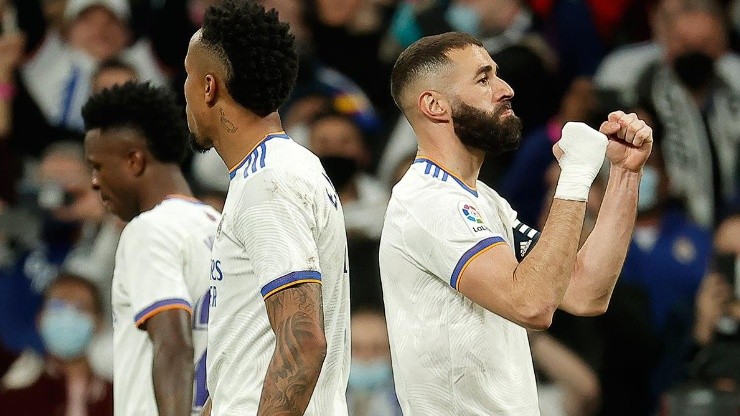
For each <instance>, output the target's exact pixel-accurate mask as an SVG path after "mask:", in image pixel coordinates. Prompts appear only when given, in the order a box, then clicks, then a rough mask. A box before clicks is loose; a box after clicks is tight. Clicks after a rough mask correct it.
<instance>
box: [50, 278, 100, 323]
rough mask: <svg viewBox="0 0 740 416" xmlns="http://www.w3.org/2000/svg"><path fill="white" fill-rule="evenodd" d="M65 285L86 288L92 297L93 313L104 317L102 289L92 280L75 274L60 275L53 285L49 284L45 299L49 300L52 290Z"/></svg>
mask: <svg viewBox="0 0 740 416" xmlns="http://www.w3.org/2000/svg"><path fill="white" fill-rule="evenodd" d="M65 283H72V284H77V285H80V286H84V287H85V288H86V289H87V290H88V291H89V292H90V295H91V296H92V300H93V312H95V314H96V315H98V316H102V315H103V297H102V296H101V295H100V288H98V286H97V285H96V284H95V283H94V282H93V281H92V280H90V279H87V278H85V277H82V276H79V275H76V274H73V273H69V272H62V273H60V274H59V276H57V277H56V278H55V279H54V280H52V281H51V283H49V286H47V287H46V289H45V290H44V298H45V299H48V297H49V292H51V289H53V288H55V287H57V286H59V285H62V284H65Z"/></svg>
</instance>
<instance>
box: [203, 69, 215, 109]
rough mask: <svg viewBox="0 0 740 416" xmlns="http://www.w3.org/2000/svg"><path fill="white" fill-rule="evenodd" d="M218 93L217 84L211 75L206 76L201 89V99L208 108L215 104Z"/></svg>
mask: <svg viewBox="0 0 740 416" xmlns="http://www.w3.org/2000/svg"><path fill="white" fill-rule="evenodd" d="M217 91H218V82H217V81H216V77H215V76H214V75H213V74H206V79H205V83H204V89H203V98H204V99H205V102H206V104H207V105H208V106H209V107H212V106H213V105H214V104H216V92H217Z"/></svg>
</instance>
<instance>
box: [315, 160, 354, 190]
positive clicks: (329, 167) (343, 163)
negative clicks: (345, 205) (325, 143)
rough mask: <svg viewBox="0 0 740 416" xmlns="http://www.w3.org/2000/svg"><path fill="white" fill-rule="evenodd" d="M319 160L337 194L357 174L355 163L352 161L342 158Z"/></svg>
mask: <svg viewBox="0 0 740 416" xmlns="http://www.w3.org/2000/svg"><path fill="white" fill-rule="evenodd" d="M320 159H321V164H322V165H323V166H324V170H325V171H326V174H327V175H328V176H329V179H331V183H332V184H333V185H334V189H336V190H337V192H339V191H341V190H342V189H344V187H345V186H346V185H347V184H348V183H349V182H350V181H351V180H352V177H353V176H355V173H357V162H356V161H355V160H354V159H350V158H347V157H343V156H323V157H321V158H320Z"/></svg>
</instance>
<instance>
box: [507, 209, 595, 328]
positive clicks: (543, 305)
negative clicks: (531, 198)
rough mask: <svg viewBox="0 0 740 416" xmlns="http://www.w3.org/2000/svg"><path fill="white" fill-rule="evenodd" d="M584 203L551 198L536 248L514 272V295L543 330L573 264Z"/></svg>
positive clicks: (558, 300) (562, 292)
mask: <svg viewBox="0 0 740 416" xmlns="http://www.w3.org/2000/svg"><path fill="white" fill-rule="evenodd" d="M585 213H586V203H585V202H579V201H569V200H563V199H555V200H554V201H553V203H552V207H551V208H550V214H549V215H548V217H547V222H546V223H545V227H544V229H543V230H542V236H541V237H540V239H539V241H538V242H537V245H536V246H535V248H534V249H533V250H532V252H531V253H529V255H527V257H526V258H525V259H524V260H522V262H521V263H520V264H519V266H518V267H517V268H516V270H515V271H514V281H515V286H516V287H517V289H518V290H517V292H519V295H520V297H521V299H522V300H523V301H526V302H527V304H526V305H525V306H524V307H525V308H531V312H530V313H529V315H532V316H542V317H543V318H544V319H545V321H546V322H545V324H544V325H543V326H544V327H546V326H548V325H549V321H550V320H551V319H552V314H553V313H554V312H555V309H557V307H558V305H559V304H560V302H561V301H562V299H563V296H564V294H565V290H566V288H567V286H568V282H569V281H570V277H571V273H572V271H573V267H574V264H575V258H576V251H577V250H578V241H579V237H580V233H581V228H582V227H583V219H584V216H585Z"/></svg>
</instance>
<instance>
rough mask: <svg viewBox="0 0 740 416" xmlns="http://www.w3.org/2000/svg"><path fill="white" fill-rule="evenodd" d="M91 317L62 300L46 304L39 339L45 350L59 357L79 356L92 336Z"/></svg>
mask: <svg viewBox="0 0 740 416" xmlns="http://www.w3.org/2000/svg"><path fill="white" fill-rule="evenodd" d="M94 326H95V325H94V322H93V319H92V318H91V317H90V316H89V315H87V314H84V313H82V312H80V311H78V310H77V309H75V307H74V306H71V305H69V304H66V303H63V302H55V303H53V304H50V305H47V306H46V309H45V311H44V314H43V317H42V318H41V328H40V332H41V339H42V340H43V341H44V346H45V347H46V349H47V351H49V353H50V354H51V355H53V356H55V357H58V358H61V359H65V360H68V359H71V358H77V357H81V356H82V355H84V354H85V351H86V349H87V346H88V344H90V339H91V338H92V334H93V328H94Z"/></svg>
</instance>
